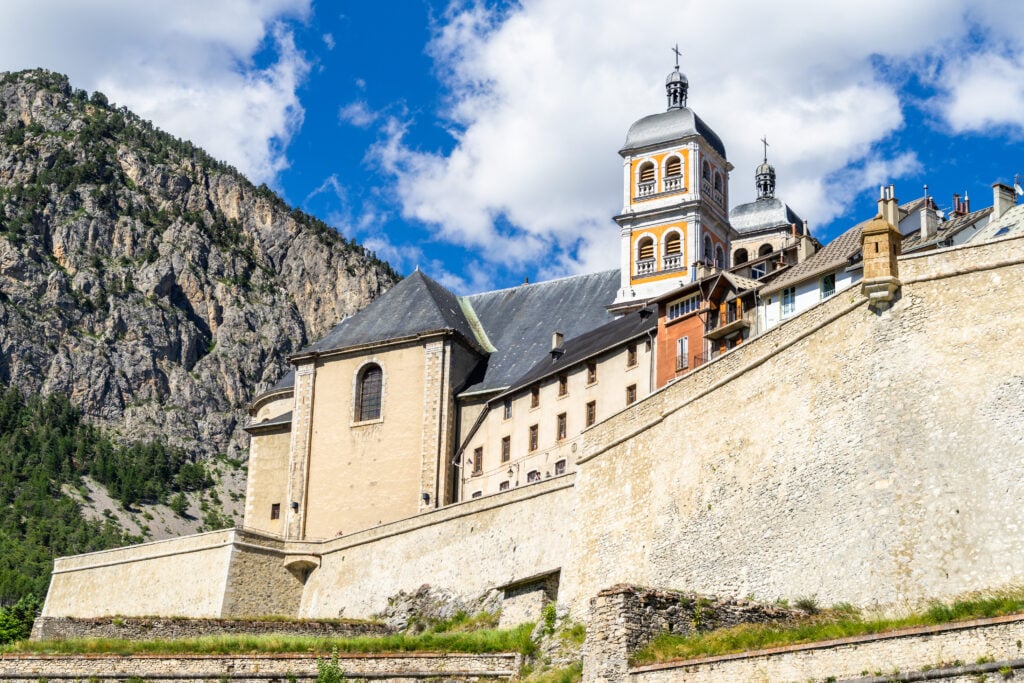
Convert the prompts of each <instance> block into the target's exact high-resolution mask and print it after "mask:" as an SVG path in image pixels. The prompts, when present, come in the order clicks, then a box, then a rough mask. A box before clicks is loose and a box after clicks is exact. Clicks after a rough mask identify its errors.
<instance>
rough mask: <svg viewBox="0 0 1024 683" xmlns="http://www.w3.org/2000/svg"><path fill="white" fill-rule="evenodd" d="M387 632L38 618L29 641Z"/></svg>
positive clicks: (341, 624)
mask: <svg viewBox="0 0 1024 683" xmlns="http://www.w3.org/2000/svg"><path fill="white" fill-rule="evenodd" d="M390 632H391V629H389V628H388V627H387V626H385V625H384V624H378V623H374V622H365V621H254V620H249V619H161V618H158V617H154V618H140V617H127V618H112V617H102V618H97V619H75V618H71V617H39V618H38V619H36V623H35V625H34V626H33V628H32V640H69V639H72V638H114V639H119V640H179V639H182V638H198V637H200V636H223V635H243V634H244V635H292V636H317V637H324V638H350V637H353V636H367V635H373V636H376V635H384V634H387V633H390Z"/></svg>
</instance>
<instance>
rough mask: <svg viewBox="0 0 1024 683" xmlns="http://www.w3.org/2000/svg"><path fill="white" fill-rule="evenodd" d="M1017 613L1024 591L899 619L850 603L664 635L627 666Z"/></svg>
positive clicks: (965, 600) (971, 599)
mask: <svg viewBox="0 0 1024 683" xmlns="http://www.w3.org/2000/svg"><path fill="white" fill-rule="evenodd" d="M1020 612H1024V589H1016V590H1012V591H1006V592H1003V593H998V594H995V595H985V596H980V595H979V596H968V597H965V598H963V599H960V600H956V601H955V602H952V603H949V604H946V603H935V604H933V605H931V606H930V607H929V608H928V609H926V610H924V611H922V612H917V613H914V614H910V615H908V616H905V617H898V618H868V617H866V616H865V615H863V614H861V613H860V612H859V611H858V610H856V609H855V608H853V607H851V606H849V605H837V606H835V607H832V608H829V609H822V610H820V611H819V612H818V613H817V614H814V615H811V616H808V617H806V618H803V619H799V620H795V621H788V622H780V623H777V624H741V625H739V626H734V627H732V628H725V629H719V630H716V631H709V632H705V633H698V634H695V635H689V636H684V635H676V634H671V633H663V634H661V635H659V636H657V637H655V638H654V640H652V641H651V643H650V644H649V645H648V646H647V647H645V648H643V649H641V650H638V651H637V652H636V653H634V654H633V656H632V657H631V658H630V663H631V664H632V665H634V666H639V665H643V664H650V663H652V662H662V661H667V660H671V659H693V658H696V657H713V656H716V655H725V654H733V653H737V652H748V651H752V650H763V649H765V648H770V647H780V646H783V645H799V644H803V643H814V642H819V641H823V640H833V639H835V638H848V637H852V636H862V635H872V634H878V633H887V632H889V631H895V630H898V629H902V628H912V627H916V626H934V625H938V624H948V623H951V622H955V621H964V620H968V619H981V618H985V617H997V616H1003V615H1006V614H1017V613H1020Z"/></svg>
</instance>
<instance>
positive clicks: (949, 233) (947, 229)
mask: <svg viewBox="0 0 1024 683" xmlns="http://www.w3.org/2000/svg"><path fill="white" fill-rule="evenodd" d="M991 213H992V207H991V206H990V207H988V208H985V209H979V210H978V211H972V212H971V213H967V214H964V215H962V216H956V217H955V218H951V219H949V220H948V221H944V222H942V223H939V224H938V226H937V228H936V231H935V234H934V235H933V236H932V237H931V238H930V239H927V240H922V239H921V231H920V230H919V229H918V230H914V231H913V232H908V233H907V234H906V235H904V236H903V246H902V251H903V253H904V254H906V253H908V252H911V251H917V250H919V249H924V248H926V247H930V246H938V245H939V244H940V243H941V242H944V241H945V240H947V239H950V238H951V237H955V236H956V235H958V234H960V233H961V232H963V231H964V230H967V229H968V228H970V227H972V226H977V224H978V223H979V222H980V221H981V220H982V219H984V218H986V217H987V216H989V215H990V214H991Z"/></svg>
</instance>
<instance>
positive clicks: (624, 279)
mask: <svg viewBox="0 0 1024 683" xmlns="http://www.w3.org/2000/svg"><path fill="white" fill-rule="evenodd" d="M677 56H678V52H677ZM665 91H666V95H667V98H668V109H667V110H666V111H664V112H661V113H659V114H652V115H650V116H645V117H644V118H642V119H640V120H639V121H637V122H636V123H634V124H633V125H632V126H630V128H629V132H628V133H627V134H626V142H625V144H624V145H623V146H622V149H621V150H619V155H620V156H621V157H622V159H623V208H622V213H621V214H619V215H618V216H615V222H616V223H618V225H619V228H620V231H619V234H620V242H621V247H620V249H621V254H620V263H621V286H620V288H619V290H618V294H617V296H616V298H615V302H614V303H613V304H612V305H611V306H610V310H612V311H625V310H629V309H631V308H635V307H637V306H640V305H642V304H643V303H644V301H646V300H647V299H650V298H652V297H655V296H658V295H660V294H663V293H665V292H667V291H669V290H672V289H674V288H676V287H678V286H679V284H680V283H681V282H691V281H693V280H695V279H698V278H699V277H700V276H701V275H702V274H705V273H709V272H711V271H712V270H714V269H721V268H727V267H728V266H729V263H728V259H729V253H730V248H729V246H730V239H731V237H732V236H733V230H732V228H731V227H730V225H729V172H730V171H731V170H732V164H730V163H729V161H728V159H727V158H726V154H725V145H723V144H722V140H721V138H719V137H718V135H717V134H715V132H714V131H713V130H711V128H710V127H709V126H708V125H707V124H706V123H704V121H703V120H702V119H701V118H700V117H699V116H697V114H695V113H694V112H693V110H691V109H689V108H688V107H687V104H686V101H687V96H688V94H689V92H688V91H689V81H688V80H687V78H686V76H685V75H684V74H683V73H682V72H681V71H680V70H679V64H678V58H677V63H676V67H675V70H674V71H672V72H671V73H670V74H669V75H668V78H667V79H666V81H665Z"/></svg>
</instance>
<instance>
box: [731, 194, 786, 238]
mask: <svg viewBox="0 0 1024 683" xmlns="http://www.w3.org/2000/svg"><path fill="white" fill-rule="evenodd" d="M729 223H730V225H732V227H734V228H736V231H737V232H739V233H740V234H741V235H747V234H752V233H755V232H759V231H761V230H769V229H771V228H778V227H779V226H780V225H781V226H786V227H788V226H789V225H791V224H793V223H796V228H797V232H799V233H800V234H803V231H804V220H803V219H802V218H800V216H798V215H797V214H796V212H795V211H793V209H791V208H790V207H789V205H788V204H786V203H785V202H783V201H782V200H781V199H779V198H777V197H761V198H758V199H755V200H754V201H752V202H748V203H747V204H740V205H739V206H737V207H736V208H734V209H733V210H732V211H730V212H729Z"/></svg>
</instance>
